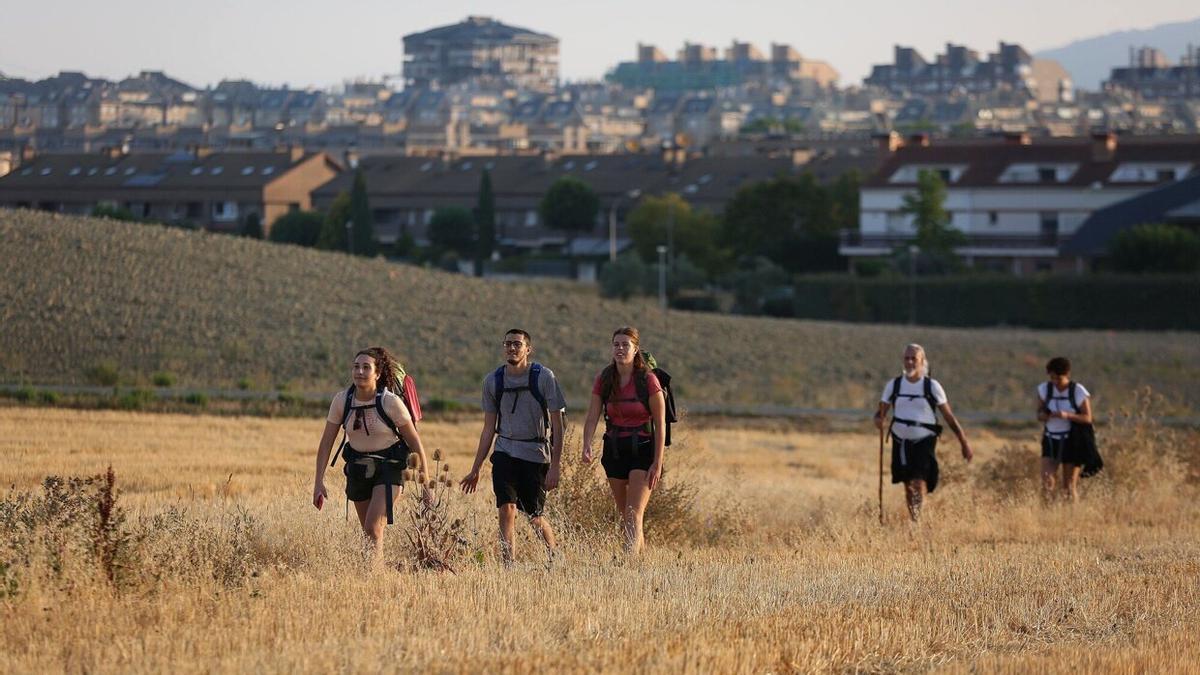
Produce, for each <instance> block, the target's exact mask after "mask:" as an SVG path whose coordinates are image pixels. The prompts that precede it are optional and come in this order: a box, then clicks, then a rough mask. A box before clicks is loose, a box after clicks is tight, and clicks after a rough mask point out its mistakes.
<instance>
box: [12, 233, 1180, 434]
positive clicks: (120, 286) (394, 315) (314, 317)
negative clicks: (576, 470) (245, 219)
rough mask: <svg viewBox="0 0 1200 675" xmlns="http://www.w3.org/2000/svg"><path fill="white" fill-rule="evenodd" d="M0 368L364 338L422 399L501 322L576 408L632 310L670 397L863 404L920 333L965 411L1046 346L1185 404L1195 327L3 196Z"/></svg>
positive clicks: (304, 360)
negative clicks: (604, 281)
mask: <svg viewBox="0 0 1200 675" xmlns="http://www.w3.org/2000/svg"><path fill="white" fill-rule="evenodd" d="M0 247H2V251H0V325H2V326H3V330H2V331H0V381H4V382H16V381H28V382H34V383H39V384H55V383H61V384H66V383H82V382H86V379H87V375H86V372H87V370H88V369H89V368H92V367H94V366H96V365H97V364H100V363H105V362H109V363H111V364H114V365H116V367H117V368H118V371H119V373H120V374H121V376H122V378H123V379H124V380H126V381H138V382H142V383H146V382H148V381H149V378H150V376H151V374H152V373H155V372H157V371H168V372H171V373H174V374H176V375H177V376H178V377H179V384H180V385H183V386H197V387H206V386H215V387H229V388H232V387H233V386H235V383H237V382H238V381H239V380H242V379H244V378H248V379H249V380H251V381H252V382H253V385H252V386H254V387H255V388H268V387H272V386H276V385H280V384H285V383H286V384H288V385H289V386H290V387H291V388H292V389H293V390H304V391H328V392H331V393H332V392H333V391H334V390H335V389H336V388H337V387H339V386H343V384H344V383H346V382H348V381H349V376H348V370H349V363H350V361H351V359H352V357H353V354H354V352H355V351H356V350H357V349H359V348H361V347H364V346H367V345H374V344H383V345H386V346H389V347H391V348H392V349H393V350H394V351H396V352H397V353H398V354H399V355H400V356H401V358H402V359H403V360H404V361H405V362H406V363H407V364H408V366H409V369H410V371H412V372H413V373H414V375H415V376H416V378H417V380H418V383H419V384H420V386H421V390H422V393H423V394H424V395H427V396H442V397H460V396H471V397H474V396H477V395H478V390H479V385H480V382H481V381H482V379H483V377H484V375H485V374H486V373H487V372H488V371H489V370H490V369H492V368H494V367H495V366H496V365H497V364H498V363H500V359H501V353H500V341H501V337H502V335H503V332H504V331H505V330H506V329H508V328H510V327H514V326H518V327H523V328H526V329H527V330H529V331H530V332H531V333H532V334H533V336H534V346H535V350H536V357H537V359H538V360H540V361H542V362H543V363H546V364H547V365H548V366H550V367H551V368H552V369H553V370H554V371H555V372H556V373H557V374H558V375H559V378H560V380H561V381H562V382H563V383H564V385H565V387H566V390H567V392H568V394H569V395H570V398H569V401H570V402H571V405H572V409H573V410H579V409H580V408H581V407H583V398H582V397H583V395H584V394H585V392H587V391H588V390H589V389H590V383H591V379H592V378H593V377H594V375H595V373H596V372H597V371H598V370H599V368H600V367H601V366H603V364H604V363H605V362H606V360H607V358H608V356H607V354H608V349H607V345H608V343H609V336H610V335H611V332H612V330H613V329H614V328H616V327H617V326H621V325H624V324H633V325H636V326H638V327H639V328H640V329H641V330H642V333H643V336H644V338H643V342H644V346H646V347H647V348H648V349H650V350H652V351H654V352H656V353H657V354H658V355H659V356H660V359H661V360H662V361H663V363H664V365H665V366H666V367H667V368H668V369H669V370H671V371H672V372H673V373H674V374H675V376H676V378H677V380H678V382H679V383H680V386H679V388H678V390H677V394H678V395H679V396H680V398H681V400H682V401H683V402H685V403H686V402H705V403H713V404H717V403H722V402H732V403H739V404H778V405H789V406H802V407H823V408H858V407H862V408H869V407H871V406H873V401H874V400H875V399H876V397H877V396H878V395H879V394H878V392H879V391H880V390H881V389H882V386H883V383H884V381H885V380H887V379H888V378H890V377H892V376H893V375H894V374H895V373H896V371H897V369H898V367H899V360H900V353H901V351H902V350H903V347H904V345H905V344H906V343H908V342H911V341H917V342H921V343H923V344H924V345H925V346H926V347H927V349H928V350H929V354H930V358H931V361H932V363H933V366H934V373H935V374H936V376H937V377H938V378H939V379H940V380H942V381H943V383H944V384H945V385H946V388H947V390H948V392H949V393H950V396H951V400H952V401H953V402H954V403H955V404H957V405H958V406H959V407H960V408H962V409H972V410H991V411H1023V410H1026V409H1028V408H1030V407H1031V400H1030V396H1031V392H1032V390H1033V386H1034V384H1035V383H1036V382H1038V381H1040V380H1041V379H1042V378H1043V372H1042V366H1043V364H1044V363H1045V361H1046V359H1047V358H1049V357H1050V356H1054V355H1056V354H1060V353H1062V354H1067V355H1069V356H1070V357H1071V358H1072V359H1073V360H1074V361H1075V363H1076V364H1077V367H1076V371H1077V374H1078V376H1079V379H1080V380H1081V381H1083V382H1085V383H1086V384H1087V385H1088V387H1089V388H1090V389H1092V391H1093V392H1096V394H1097V396H1098V400H1099V401H1101V402H1104V403H1107V404H1108V405H1110V406H1115V405H1118V404H1120V403H1121V402H1122V401H1123V400H1124V399H1125V397H1126V395H1127V393H1128V392H1130V391H1132V390H1133V389H1134V388H1136V387H1138V386H1142V385H1147V384H1148V385H1152V386H1153V387H1154V388H1155V389H1157V390H1159V391H1161V392H1163V393H1165V394H1166V395H1167V396H1168V397H1169V399H1170V401H1171V406H1170V407H1171V409H1172V410H1173V411H1175V412H1184V413H1188V414H1190V413H1192V412H1193V411H1195V410H1196V409H1198V408H1200V405H1198V404H1200V388H1198V387H1196V386H1195V383H1196V382H1197V381H1200V348H1198V347H1197V344H1196V343H1197V341H1196V336H1195V335H1181V334H1136V333H1126V334H1122V333H1111V332H1103V333H1102V332H1037V331H1028V330H1007V329H1006V330H999V329H995V330H951V329H935V328H909V327H903V326H863V325H856V324H836V323H826V322H810V321H791V320H775V319H765V318H739V317H728V316H718V315H710V314H692V313H684V312H672V313H671V314H670V317H669V319H670V323H669V325H665V324H664V317H663V314H662V313H661V312H660V311H659V310H658V309H657V308H655V307H654V306H653V305H652V304H650V303H646V302H632V303H622V302H618V301H609V300H601V299H598V298H596V297H594V296H592V295H591V294H590V293H587V292H580V291H579V290H577V287H574V286H569V285H563V284H554V283H533V282H528V283H517V282H511V283H510V282H497V281H489V280H480V279H473V278H467V277H462V276H458V275H451V274H446V273H441V272H435V271H427V270H423V269H419V268H415V267H412V266H405V265H396V264H392V263H388V262H385V261H383V260H363V259H358V258H351V257H348V256H346V255H343V254H340V253H328V252H321V251H314V250H309V249H304V248H299V247H294V246H282V245H276V244H271V243H267V242H261V241H253V240H248V239H241V238H235V237H229V236H223V235H212V234H205V233H202V232H187V231H182V230H175V229H167V228H163V227H158V226H147V225H137V224H128V223H118V222H113V221H107V220H96V219H88V218H72V217H61V216H54V215H47V214H37V213H29V212H19V211H4V210H0Z"/></svg>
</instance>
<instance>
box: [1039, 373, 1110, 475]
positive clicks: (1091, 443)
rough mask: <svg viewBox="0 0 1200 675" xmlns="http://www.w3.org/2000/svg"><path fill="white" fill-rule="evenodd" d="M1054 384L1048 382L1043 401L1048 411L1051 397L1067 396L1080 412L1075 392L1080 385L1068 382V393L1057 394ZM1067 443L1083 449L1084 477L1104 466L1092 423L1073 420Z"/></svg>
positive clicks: (1073, 406)
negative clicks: (1064, 394)
mask: <svg viewBox="0 0 1200 675" xmlns="http://www.w3.org/2000/svg"><path fill="white" fill-rule="evenodd" d="M1054 391H1055V390H1054V385H1052V384H1049V383H1047V384H1046V400H1044V401H1042V408H1043V409H1045V410H1046V411H1047V412H1049V411H1050V408H1049V405H1050V400H1051V399H1056V398H1057V399H1061V398H1066V399H1067V403H1069V404H1071V412H1074V413H1075V414H1076V415H1078V414H1079V404H1078V403H1076V402H1075V399H1076V396H1075V392H1076V391H1078V387H1077V386H1076V384H1075V381H1074V380H1072V381H1070V382H1068V383H1067V395H1066V396H1065V397H1063V396H1055V395H1054ZM1067 443H1070V444H1071V445H1072V446H1073V447H1075V448H1076V449H1077V450H1078V451H1082V454H1083V458H1084V462H1083V470H1082V471H1081V472H1080V474H1079V475H1081V476H1083V477H1084V478H1090V477H1092V476H1094V475H1096V474H1098V473H1100V471H1101V470H1102V469H1103V468H1104V459H1103V458H1101V457H1100V450H1099V448H1097V446H1096V429H1095V427H1093V426H1092V425H1091V424H1085V423H1083V422H1071V430H1070V431H1069V432H1068V433H1067Z"/></svg>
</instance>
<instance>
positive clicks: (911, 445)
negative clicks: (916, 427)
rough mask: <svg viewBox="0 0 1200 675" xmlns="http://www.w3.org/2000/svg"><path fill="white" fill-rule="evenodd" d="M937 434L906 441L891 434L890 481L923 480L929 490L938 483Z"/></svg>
mask: <svg viewBox="0 0 1200 675" xmlns="http://www.w3.org/2000/svg"><path fill="white" fill-rule="evenodd" d="M936 450H937V436H929V437H928V438H922V439H921V440H919V441H906V440H904V439H902V438H896V437H895V436H892V482H893V483H907V482H908V481H910V480H923V481H925V487H926V489H928V490H929V492H933V491H934V489H935V488H937V484H938V463H937V452H936Z"/></svg>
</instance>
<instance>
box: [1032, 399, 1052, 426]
mask: <svg viewBox="0 0 1200 675" xmlns="http://www.w3.org/2000/svg"><path fill="white" fill-rule="evenodd" d="M1033 398H1034V400H1036V401H1037V419H1038V421H1039V422H1045V421H1046V420H1048V419H1050V411H1049V410H1048V409H1047V408H1046V402H1045V401H1043V400H1042V397H1041V395H1040V394H1034V395H1033Z"/></svg>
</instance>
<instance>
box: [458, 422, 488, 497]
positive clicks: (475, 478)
mask: <svg viewBox="0 0 1200 675" xmlns="http://www.w3.org/2000/svg"><path fill="white" fill-rule="evenodd" d="M494 440H496V413H494V412H485V413H483V430H482V431H480V432H479V444H478V445H477V446H475V462H474V463H473V464H471V471H470V472H468V473H467V475H465V476H463V479H462V480H461V481H459V482H458V484H459V486H460V487H461V488H462V491H463V492H465V493H467V494H470V493H472V492H474V491H475V488H476V487H477V486H478V485H479V470H480V469H481V468H483V460H484V459H486V458H487V455H488V452H489V451H490V450H491V449H492V441H494Z"/></svg>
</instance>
